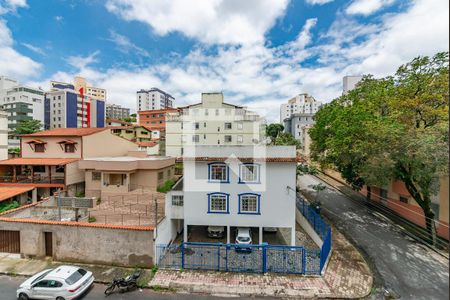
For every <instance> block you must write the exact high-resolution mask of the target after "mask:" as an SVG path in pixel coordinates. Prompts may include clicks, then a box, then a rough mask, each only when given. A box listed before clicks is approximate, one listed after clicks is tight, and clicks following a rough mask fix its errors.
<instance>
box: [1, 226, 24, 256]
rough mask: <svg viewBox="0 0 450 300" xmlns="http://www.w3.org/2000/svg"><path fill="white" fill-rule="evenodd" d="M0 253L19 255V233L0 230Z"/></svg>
mask: <svg viewBox="0 0 450 300" xmlns="http://www.w3.org/2000/svg"><path fill="white" fill-rule="evenodd" d="M0 252H7V253H20V231H12V230H0Z"/></svg>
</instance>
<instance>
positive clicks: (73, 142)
mask: <svg viewBox="0 0 450 300" xmlns="http://www.w3.org/2000/svg"><path fill="white" fill-rule="evenodd" d="M58 144H69V145H75V144H78V142H75V141H72V140H63V141H60V142H58Z"/></svg>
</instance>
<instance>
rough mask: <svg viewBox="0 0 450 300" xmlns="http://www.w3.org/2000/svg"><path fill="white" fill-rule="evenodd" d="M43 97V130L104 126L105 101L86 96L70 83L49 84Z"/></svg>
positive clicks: (54, 82)
mask: <svg viewBox="0 0 450 300" xmlns="http://www.w3.org/2000/svg"><path fill="white" fill-rule="evenodd" d="M51 86H52V89H51V91H50V92H48V93H46V95H45V123H44V124H45V128H46V129H53V128H88V127H104V126H105V101H104V100H102V99H96V98H92V97H89V96H87V95H86V94H84V95H83V98H82V97H81V95H80V93H79V90H78V91H77V90H76V87H75V86H74V85H72V84H70V83H63V82H56V81H52V82H51Z"/></svg>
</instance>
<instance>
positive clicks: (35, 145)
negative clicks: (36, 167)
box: [27, 140, 47, 153]
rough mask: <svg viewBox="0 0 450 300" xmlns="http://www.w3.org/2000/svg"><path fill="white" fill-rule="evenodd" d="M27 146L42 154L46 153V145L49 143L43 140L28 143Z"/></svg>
mask: <svg viewBox="0 0 450 300" xmlns="http://www.w3.org/2000/svg"><path fill="white" fill-rule="evenodd" d="M27 144H28V145H29V146H30V148H31V149H32V150H33V151H34V152H39V153H42V152H45V144H47V143H46V142H44V141H41V140H32V141H29V142H27Z"/></svg>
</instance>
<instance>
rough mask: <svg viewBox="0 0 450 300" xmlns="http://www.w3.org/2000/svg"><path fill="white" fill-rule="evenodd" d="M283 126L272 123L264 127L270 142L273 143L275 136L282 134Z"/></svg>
mask: <svg viewBox="0 0 450 300" xmlns="http://www.w3.org/2000/svg"><path fill="white" fill-rule="evenodd" d="M283 130H284V126H283V125H281V124H279V123H272V124H269V125H267V126H266V135H267V136H268V137H270V139H271V140H272V141H275V139H276V138H277V136H278V135H279V134H280V133H281V132H283Z"/></svg>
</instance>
